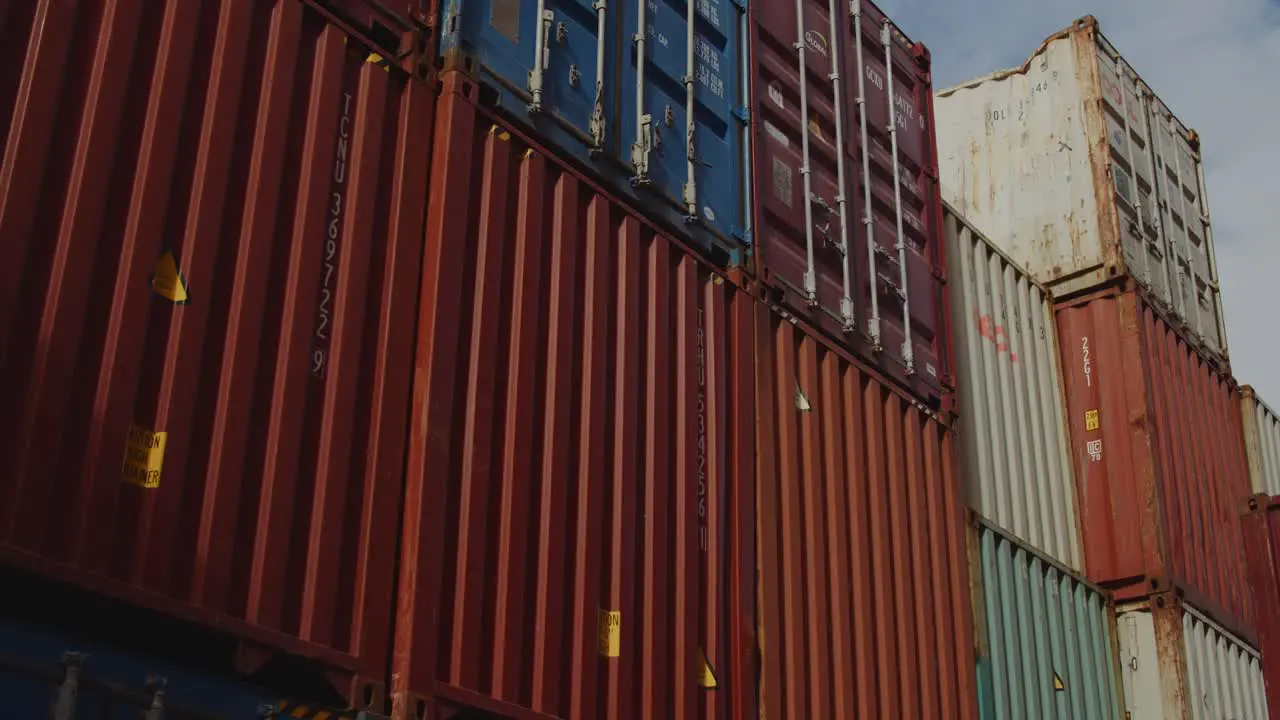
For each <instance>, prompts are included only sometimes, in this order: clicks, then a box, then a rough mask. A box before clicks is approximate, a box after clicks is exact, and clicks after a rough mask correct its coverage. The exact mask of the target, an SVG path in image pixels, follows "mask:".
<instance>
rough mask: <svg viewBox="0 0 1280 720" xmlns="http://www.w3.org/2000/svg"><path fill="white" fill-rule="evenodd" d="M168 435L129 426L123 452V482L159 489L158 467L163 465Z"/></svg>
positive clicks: (136, 426)
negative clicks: (127, 438)
mask: <svg viewBox="0 0 1280 720" xmlns="http://www.w3.org/2000/svg"><path fill="white" fill-rule="evenodd" d="M168 435H169V434H168V433H163V432H153V431H151V430H148V429H146V428H144V427H140V426H138V425H130V426H129V440H128V443H127V444H126V446H125V451H124V481H125V482H127V483H133V484H134V485H137V486H138V487H144V488H148V489H150V488H158V487H160V467H161V465H163V464H164V444H165V440H166V439H167V438H168Z"/></svg>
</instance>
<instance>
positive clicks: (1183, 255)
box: [936, 16, 1227, 364]
mask: <svg viewBox="0 0 1280 720" xmlns="http://www.w3.org/2000/svg"><path fill="white" fill-rule="evenodd" d="M936 102H937V112H938V147H939V152H940V154H941V160H940V165H941V174H942V182H943V184H944V186H945V189H946V192H947V199H948V200H952V199H953V196H954V202H955V203H956V205H957V207H958V208H959V209H960V210H961V211H962V212H963V213H964V214H965V215H966V216H968V217H969V218H970V219H972V220H973V221H974V222H975V223H976V224H977V225H978V227H980V228H982V229H983V230H985V231H986V232H988V233H989V234H990V235H991V237H992V239H994V240H996V241H997V242H999V243H1002V244H1004V245H1005V246H1004V250H1005V251H1006V252H1008V253H1009V255H1010V256H1011V257H1012V258H1013V259H1014V261H1015V262H1017V263H1018V264H1019V265H1021V266H1022V267H1025V268H1027V269H1028V270H1029V271H1030V272H1031V273H1032V274H1033V275H1035V276H1036V278H1037V279H1039V280H1041V281H1043V282H1044V283H1045V284H1046V285H1048V286H1049V288H1050V290H1051V291H1052V292H1053V293H1054V296H1055V297H1057V298H1066V297H1070V296H1072V295H1075V294H1078V293H1081V292H1088V291H1089V290H1091V289H1093V288H1096V287H1097V286H1098V285H1101V284H1105V283H1108V282H1111V281H1113V280H1117V279H1123V278H1125V277H1132V278H1135V279H1136V280H1137V281H1138V282H1140V283H1141V284H1142V285H1143V286H1144V287H1145V288H1146V289H1147V290H1148V292H1149V293H1150V295H1151V296H1152V297H1153V298H1155V301H1156V303H1157V304H1158V305H1160V306H1162V307H1163V308H1164V309H1165V310H1166V312H1167V314H1168V315H1169V316H1170V318H1171V320H1172V321H1173V322H1174V323H1176V324H1178V325H1180V326H1182V327H1184V328H1186V329H1187V330H1188V331H1189V333H1190V336H1191V337H1192V338H1193V342H1194V343H1195V344H1196V345H1198V346H1200V347H1201V348H1202V349H1203V350H1204V351H1205V352H1206V353H1207V354H1208V355H1209V356H1210V357H1211V358H1213V359H1214V360H1215V362H1219V363H1220V364H1225V361H1226V359H1227V333H1226V326H1225V325H1224V321H1223V313H1222V300H1221V294H1220V293H1219V289H1218V268H1217V260H1216V256H1215V254H1214V245H1213V229H1212V225H1211V224H1210V222H1209V208H1208V203H1207V200H1206V197H1205V179H1204V163H1203V161H1202V160H1201V151H1200V139H1199V137H1198V136H1197V135H1196V133H1195V132H1194V131H1192V130H1189V129H1188V128H1187V127H1186V126H1185V125H1184V124H1182V122H1181V121H1179V120H1178V118H1177V116H1175V115H1174V114H1173V113H1172V112H1171V111H1170V110H1169V108H1168V107H1167V106H1166V105H1165V104H1164V103H1163V102H1162V101H1161V100H1160V98H1158V97H1157V96H1156V95H1155V93H1154V92H1153V91H1152V90H1151V88H1150V87H1149V86H1148V85H1147V83H1146V82H1145V81H1144V80H1143V79H1142V77H1141V76H1140V75H1139V74H1138V73H1137V72H1136V71H1135V70H1134V68H1133V67H1132V66H1131V65H1130V64H1129V63H1128V61H1126V60H1125V59H1124V58H1123V57H1121V55H1120V53H1119V52H1118V51H1117V50H1116V48H1115V46H1114V45H1112V44H1111V42H1110V41H1108V40H1107V38H1106V37H1104V36H1103V35H1102V33H1101V32H1100V30H1099V28H1098V23H1097V22H1096V21H1095V20H1094V18H1093V17H1092V16H1087V17H1084V18H1081V19H1080V20H1078V21H1076V22H1075V23H1073V24H1072V25H1071V26H1070V27H1067V28H1065V29H1063V30H1061V31H1059V32H1057V33H1054V34H1053V35H1051V36H1050V37H1049V38H1048V39H1046V40H1045V41H1044V42H1043V43H1042V44H1041V45H1040V47H1039V48H1037V49H1036V51H1035V52H1033V53H1032V54H1031V56H1030V58H1028V60H1027V61H1026V62H1025V63H1023V64H1022V65H1021V66H1020V67H1015V68H1012V69H1009V70H1002V71H999V72H995V73H992V74H990V75H987V76H984V77H980V78H977V79H974V80H971V81H968V82H965V83H962V84H961V85H958V86H956V87H954V88H950V89H947V90H944V91H942V92H940V93H939V94H938V98H937V101H936Z"/></svg>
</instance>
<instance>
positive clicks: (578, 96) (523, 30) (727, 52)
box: [438, 0, 750, 253]
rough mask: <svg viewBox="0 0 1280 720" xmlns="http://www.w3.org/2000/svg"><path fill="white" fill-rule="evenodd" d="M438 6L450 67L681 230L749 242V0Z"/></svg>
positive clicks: (453, 1) (728, 243) (699, 238)
mask: <svg viewBox="0 0 1280 720" xmlns="http://www.w3.org/2000/svg"><path fill="white" fill-rule="evenodd" d="M438 3H439V5H440V23H439V26H440V28H441V40H440V51H441V54H442V55H443V63H444V68H445V69H446V70H460V71H463V72H465V73H467V74H469V75H471V76H472V77H473V78H475V79H476V80H477V81H479V82H480V83H483V84H484V85H485V86H486V102H492V103H494V104H495V105H497V106H498V107H500V108H501V109H502V111H503V113H504V114H505V115H506V117H508V118H511V119H514V120H515V121H516V122H519V123H520V124H521V126H522V127H525V128H528V129H530V130H532V131H533V132H534V133H535V134H536V135H537V136H538V137H539V138H540V139H541V140H542V141H544V142H546V143H547V144H548V145H549V146H550V147H553V148H555V149H556V152H557V154H558V155H561V156H562V157H565V158H572V159H573V160H574V161H575V162H576V163H577V164H578V165H579V166H580V167H582V168H586V169H587V170H588V171H589V172H590V173H592V174H593V175H594V176H596V177H598V178H600V179H602V180H603V181H604V184H605V185H606V187H608V188H609V190H610V191H611V192H613V193H615V194H617V195H618V196H619V197H622V198H625V199H627V200H628V201H630V202H632V203H633V204H637V205H639V206H642V207H643V208H644V209H645V214H646V216H650V217H651V218H652V219H653V220H655V221H656V220H659V219H661V220H662V221H664V222H665V223H666V224H667V225H668V226H669V227H670V228H671V229H672V230H675V231H677V232H680V233H681V234H682V236H686V237H689V238H691V239H693V240H695V241H696V242H698V243H699V244H700V245H710V244H713V243H714V244H716V245H718V246H719V252H721V253H723V252H724V249H728V250H730V251H736V250H737V249H739V248H741V247H742V246H743V243H745V242H747V241H749V235H748V229H749V228H748V227H747V224H746V223H747V222H748V207H747V203H748V198H749V197H750V196H749V194H748V192H747V191H748V186H747V181H746V170H747V168H746V167H745V164H746V163H745V160H744V157H745V155H746V151H747V124H746V121H747V116H746V113H745V112H744V110H745V106H746V104H747V101H746V83H745V82H744V81H743V79H742V75H741V72H742V69H743V65H744V63H745V56H746V52H745V42H746V41H745V34H746V14H745V11H744V8H745V3H741V2H731V1H730V0H699V1H698V2H696V3H694V2H685V0H666V1H664V2H656V1H655V0H647V1H646V2H635V1H634V0H622V1H617V2H590V1H589V0H438ZM637 57H643V58H644V59H645V62H643V63H638V62H637V61H636V58H637ZM686 79H687V80H688V82H686Z"/></svg>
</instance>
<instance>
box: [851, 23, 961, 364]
mask: <svg viewBox="0 0 1280 720" xmlns="http://www.w3.org/2000/svg"><path fill="white" fill-rule="evenodd" d="M852 7H853V10H854V13H853V15H852V18H851V21H852V23H853V24H852V26H851V27H850V30H849V37H850V38H851V42H852V45H853V47H854V49H855V51H854V52H853V53H851V56H852V57H851V59H850V60H849V61H848V62H847V63H846V70H845V74H846V76H847V77H849V78H850V80H849V86H850V87H851V88H852V92H853V94H854V96H855V97H861V98H862V99H863V101H862V102H858V103H857V107H859V108H860V109H861V111H862V112H861V113H851V116H850V123H849V127H850V131H849V132H848V133H846V136H847V137H848V146H849V151H850V153H851V154H852V156H853V157H854V158H855V159H856V163H857V165H856V167H857V168H858V171H856V172H855V173H854V180H853V183H852V184H853V187H854V188H855V190H854V192H855V198H856V199H855V206H856V207H857V217H858V220H859V221H860V222H856V223H855V225H856V226H858V227H859V230H858V231H857V233H856V234H855V240H854V243H853V244H854V252H855V253H856V254H857V255H858V256H859V260H860V261H861V269H860V282H859V283H858V287H859V288H860V289H861V293H862V296H861V297H859V298H855V301H856V302H858V303H859V305H860V309H861V312H862V315H863V318H862V319H863V322H862V324H863V326H864V327H865V328H866V330H867V333H868V334H869V335H870V336H871V338H872V340H873V341H876V343H877V344H878V345H879V346H880V347H882V348H883V349H884V353H885V354H886V355H887V356H888V357H889V358H891V359H892V360H893V361H895V362H897V363H898V364H900V365H901V366H902V367H903V368H904V369H905V370H906V371H907V372H908V373H911V374H913V375H915V376H918V377H919V378H920V379H921V380H922V381H923V382H925V383H926V384H927V385H929V386H930V387H933V388H936V387H938V386H939V384H940V379H941V376H942V374H943V373H945V372H946V371H947V370H948V368H946V367H944V365H943V362H944V360H943V359H942V358H943V355H942V349H943V346H942V344H941V342H940V338H939V334H940V332H941V329H942V319H941V316H940V311H941V308H942V281H941V273H940V272H938V271H937V269H938V268H939V265H940V260H941V257H942V255H941V249H940V242H941V238H940V237H939V232H938V229H939V228H940V227H941V224H940V218H938V213H940V212H941V201H940V200H939V199H938V192H939V191H938V185H937V156H936V149H935V146H934V141H933V132H932V127H931V123H932V118H931V117H930V115H931V112H932V89H931V87H930V84H929V73H928V72H927V67H926V68H922V67H921V64H920V63H919V62H918V60H917V57H916V48H915V47H914V46H913V45H912V44H911V42H910V41H909V40H907V39H906V38H905V37H903V36H902V34H901V33H900V32H899V31H898V29H897V28H896V27H895V26H894V25H893V24H892V23H890V22H889V21H888V20H887V18H885V17H884V16H883V15H882V14H880V12H879V11H878V10H877V9H876V8H875V7H874V6H872V5H871V4H870V3H864V2H859V1H857V0H855V2H853V3H852ZM907 318H910V321H909V322H908V320H907Z"/></svg>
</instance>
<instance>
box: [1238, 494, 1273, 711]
mask: <svg viewBox="0 0 1280 720" xmlns="http://www.w3.org/2000/svg"><path fill="white" fill-rule="evenodd" d="M1247 507H1248V510H1247V512H1246V513H1245V514H1244V516H1243V518H1242V523H1243V525H1244V534H1243V539H1244V547H1245V553H1246V554H1247V555H1248V560H1249V590H1250V592H1251V594H1252V597H1253V603H1254V608H1255V610H1256V612H1257V613H1258V647H1259V648H1260V649H1261V651H1262V673H1263V678H1264V681H1265V682H1264V685H1265V691H1266V695H1267V698H1268V707H1269V708H1270V711H1271V715H1272V716H1273V717H1280V498H1276V497H1274V496H1271V497H1269V496H1266V495H1255V496H1254V497H1252V498H1250V499H1249V503H1248V506H1247Z"/></svg>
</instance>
